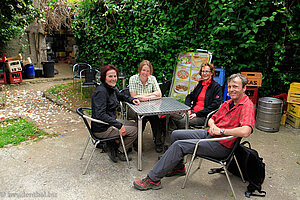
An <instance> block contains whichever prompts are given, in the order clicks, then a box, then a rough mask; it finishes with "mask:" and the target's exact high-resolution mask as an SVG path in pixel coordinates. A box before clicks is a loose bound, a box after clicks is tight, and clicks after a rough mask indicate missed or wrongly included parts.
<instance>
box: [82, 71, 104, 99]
mask: <svg viewBox="0 0 300 200" xmlns="http://www.w3.org/2000/svg"><path fill="white" fill-rule="evenodd" d="M97 73H99V71H98V70H96V69H83V70H81V71H80V74H79V77H80V92H81V99H82V92H83V88H84V87H90V86H98V82H97V81H96V74H97Z"/></svg>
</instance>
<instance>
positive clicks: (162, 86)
mask: <svg viewBox="0 0 300 200" xmlns="http://www.w3.org/2000/svg"><path fill="white" fill-rule="evenodd" d="M161 81H162V82H161V83H159V84H158V85H159V87H160V91H161V95H162V96H163V97H167V96H169V95H168V94H166V92H167V91H168V90H170V87H171V80H168V79H167V78H166V77H165V74H163V75H162V77H161Z"/></svg>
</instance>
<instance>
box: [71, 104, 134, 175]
mask: <svg viewBox="0 0 300 200" xmlns="http://www.w3.org/2000/svg"><path fill="white" fill-rule="evenodd" d="M88 110H89V111H91V110H92V109H91V108H87V107H79V108H77V109H76V112H77V113H78V114H79V115H80V116H81V117H82V119H83V121H84V124H85V125H86V128H87V129H88V131H89V136H88V137H87V139H86V142H85V147H84V149H83V152H82V154H81V156H80V160H81V159H82V158H83V155H84V153H85V150H86V148H87V146H88V144H89V141H90V140H91V142H92V144H93V146H94V148H93V150H92V152H91V154H90V157H89V160H88V162H87V164H86V166H85V169H84V171H83V175H84V174H86V171H87V168H88V166H89V164H90V162H91V159H92V157H93V154H94V152H95V150H96V148H97V146H98V145H100V144H101V143H102V144H103V143H104V142H108V141H114V140H116V139H120V140H121V144H122V147H123V150H124V153H125V157H126V161H127V164H128V168H130V164H129V160H128V156H127V152H126V149H125V144H124V140H123V137H122V136H121V135H118V136H115V137H110V138H97V137H95V135H94V134H93V132H92V129H91V126H90V123H89V122H88V120H89V121H93V122H97V123H102V124H107V123H105V122H103V121H101V120H97V119H94V118H92V117H89V116H87V115H85V112H86V111H88Z"/></svg>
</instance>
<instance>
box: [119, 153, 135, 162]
mask: <svg viewBox="0 0 300 200" xmlns="http://www.w3.org/2000/svg"><path fill="white" fill-rule="evenodd" d="M117 157H118V158H119V159H120V160H121V161H127V160H126V157H125V153H122V152H121V151H118V153H117ZM128 160H129V161H131V160H132V158H131V157H128Z"/></svg>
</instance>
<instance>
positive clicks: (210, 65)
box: [199, 63, 216, 78]
mask: <svg viewBox="0 0 300 200" xmlns="http://www.w3.org/2000/svg"><path fill="white" fill-rule="evenodd" d="M205 66H208V67H209V69H210V71H211V73H212V75H211V77H212V78H213V77H215V75H216V74H215V66H214V64H212V63H202V65H201V68H200V72H199V74H200V75H201V73H202V68H203V67H205Z"/></svg>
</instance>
